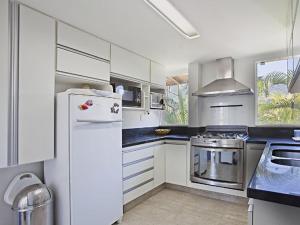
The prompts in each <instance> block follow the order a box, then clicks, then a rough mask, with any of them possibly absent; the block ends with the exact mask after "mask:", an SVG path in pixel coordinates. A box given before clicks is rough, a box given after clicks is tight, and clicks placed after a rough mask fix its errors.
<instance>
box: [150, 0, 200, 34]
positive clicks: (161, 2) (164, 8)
mask: <svg viewBox="0 0 300 225" xmlns="http://www.w3.org/2000/svg"><path fill="white" fill-rule="evenodd" d="M144 1H145V2H146V3H147V4H148V5H149V6H151V7H152V8H153V9H154V10H155V11H156V12H157V13H158V14H159V15H161V16H162V17H163V18H164V19H165V20H166V21H167V22H168V23H170V24H171V25H172V26H173V27H174V28H175V29H176V30H177V31H179V32H180V33H181V34H182V35H183V36H185V37H186V38H189V39H194V38H197V37H199V36H200V35H199V33H198V32H197V30H196V29H195V28H194V27H193V25H192V24H191V23H190V22H189V21H188V20H187V19H186V18H184V16H183V15H182V14H181V13H180V12H179V11H178V10H177V9H176V8H175V7H174V6H173V5H172V4H171V3H170V2H169V1H167V0H144Z"/></svg>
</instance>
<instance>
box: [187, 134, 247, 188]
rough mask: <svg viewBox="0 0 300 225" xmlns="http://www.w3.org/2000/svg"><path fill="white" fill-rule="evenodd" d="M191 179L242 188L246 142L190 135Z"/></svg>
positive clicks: (203, 182) (197, 181)
mask: <svg viewBox="0 0 300 225" xmlns="http://www.w3.org/2000/svg"><path fill="white" fill-rule="evenodd" d="M190 169H191V181H192V182H196V183H202V184H208V185H213V186H220V187H226V188H232V189H239V190H242V189H243V188H244V142H243V140H240V139H222V138H219V139H215V138H203V137H193V138H192V139H191V168H190Z"/></svg>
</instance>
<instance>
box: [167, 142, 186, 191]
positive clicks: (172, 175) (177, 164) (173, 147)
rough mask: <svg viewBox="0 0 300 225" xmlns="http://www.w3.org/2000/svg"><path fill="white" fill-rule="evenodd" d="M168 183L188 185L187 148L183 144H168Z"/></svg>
mask: <svg viewBox="0 0 300 225" xmlns="http://www.w3.org/2000/svg"><path fill="white" fill-rule="evenodd" d="M165 149H166V182H167V183H171V184H177V185H182V186H186V185H187V158H186V157H187V154H186V151H187V148H186V145H181V144H166V145H165Z"/></svg>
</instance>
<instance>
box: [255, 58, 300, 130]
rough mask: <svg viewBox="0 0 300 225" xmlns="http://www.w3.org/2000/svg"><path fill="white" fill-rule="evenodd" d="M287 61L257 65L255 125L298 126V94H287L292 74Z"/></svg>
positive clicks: (299, 101) (299, 103)
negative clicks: (288, 69)
mask: <svg viewBox="0 0 300 225" xmlns="http://www.w3.org/2000/svg"><path fill="white" fill-rule="evenodd" d="M286 65H287V60H278V61H273V62H268V63H264V64H258V65H257V82H256V85H257V101H258V102H257V103H258V107H257V123H258V124H259V125H297V124H298V125H299V124H300V94H291V93H288V84H289V82H290V80H291V78H292V75H293V74H292V72H291V71H287V66H286Z"/></svg>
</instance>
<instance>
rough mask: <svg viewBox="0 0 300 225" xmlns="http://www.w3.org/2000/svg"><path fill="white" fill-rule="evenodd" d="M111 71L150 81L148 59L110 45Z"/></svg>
mask: <svg viewBox="0 0 300 225" xmlns="http://www.w3.org/2000/svg"><path fill="white" fill-rule="evenodd" d="M111 72H113V73H117V74H121V75H124V76H128V77H132V78H135V79H139V80H143V81H148V82H149V81H150V60H148V59H146V58H144V57H142V56H139V55H137V54H134V53H132V52H130V51H127V50H125V49H123V48H120V47H118V46H115V45H111Z"/></svg>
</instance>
